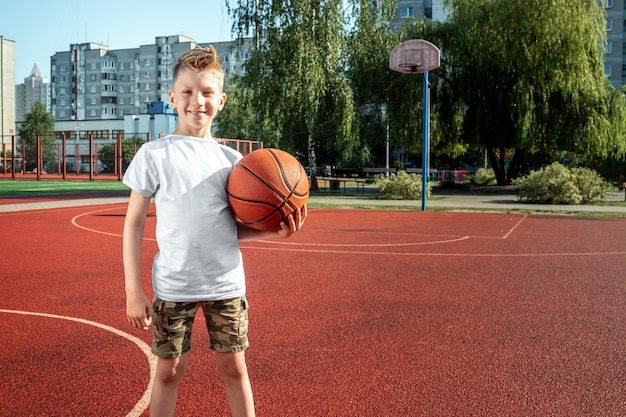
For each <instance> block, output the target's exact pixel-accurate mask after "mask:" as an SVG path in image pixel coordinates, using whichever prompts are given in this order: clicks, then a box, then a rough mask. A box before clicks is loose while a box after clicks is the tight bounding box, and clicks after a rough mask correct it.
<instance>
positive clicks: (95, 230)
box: [71, 207, 156, 241]
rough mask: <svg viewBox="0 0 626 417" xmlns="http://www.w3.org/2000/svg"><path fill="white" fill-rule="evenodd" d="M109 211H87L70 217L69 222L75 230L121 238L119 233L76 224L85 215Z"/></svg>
mask: <svg viewBox="0 0 626 417" xmlns="http://www.w3.org/2000/svg"><path fill="white" fill-rule="evenodd" d="M110 209H111V208H110V207H109V208H105V209H101V210H93V211H87V212H85V213H81V214H78V215H76V216H74V217H72V220H71V222H72V225H74V227H77V228H79V229H82V230H86V231H88V232H93V233H100V234H101V235H107V236H114V237H122V235H121V234H120V233H111V232H103V231H102V230H98V229H92V228H90V227H86V226H82V225H80V224H78V222H77V220H78V219H80V218H81V217H83V216H87V215H90V214H94V213H99V212H101V211H107V210H110ZM143 240H152V241H156V239H155V238H151V237H144V238H143Z"/></svg>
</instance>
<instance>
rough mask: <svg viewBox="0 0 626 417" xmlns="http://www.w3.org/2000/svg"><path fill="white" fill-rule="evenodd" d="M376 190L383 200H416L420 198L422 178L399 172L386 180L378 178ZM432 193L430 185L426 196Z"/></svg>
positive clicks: (417, 175)
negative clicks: (395, 198) (399, 198)
mask: <svg viewBox="0 0 626 417" xmlns="http://www.w3.org/2000/svg"><path fill="white" fill-rule="evenodd" d="M378 189H379V190H380V193H381V194H382V196H383V197H384V198H393V197H401V198H402V199H404V200H418V199H420V198H422V176H421V175H419V174H409V173H407V172H406V171H399V172H397V173H394V174H391V175H390V176H389V177H388V178H385V177H380V178H379V180H378ZM431 191H432V187H431V185H430V183H428V186H427V188H426V196H429V195H430V193H431Z"/></svg>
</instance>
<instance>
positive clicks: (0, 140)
mask: <svg viewBox="0 0 626 417" xmlns="http://www.w3.org/2000/svg"><path fill="white" fill-rule="evenodd" d="M15 134H16V132H15V41H12V40H9V39H7V38H5V37H4V36H0V151H1V150H2V145H10V144H11V136H12V135H15Z"/></svg>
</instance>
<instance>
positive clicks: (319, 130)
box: [226, 0, 354, 188]
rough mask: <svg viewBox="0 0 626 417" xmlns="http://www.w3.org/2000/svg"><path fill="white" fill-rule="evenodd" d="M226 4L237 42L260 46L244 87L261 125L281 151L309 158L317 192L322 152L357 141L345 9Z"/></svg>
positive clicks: (337, 1) (333, 1)
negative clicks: (346, 71) (274, 134)
mask: <svg viewBox="0 0 626 417" xmlns="http://www.w3.org/2000/svg"><path fill="white" fill-rule="evenodd" d="M226 3H227V5H228V6H229V11H230V14H231V16H232V18H233V22H234V25H233V30H234V32H235V36H236V37H237V38H244V37H247V36H250V35H253V36H254V37H255V38H256V42H255V48H254V50H253V51H252V53H251V55H250V58H249V60H248V61H247V64H246V73H245V75H244V76H243V77H242V79H241V84H242V85H243V86H245V87H247V88H249V89H251V90H253V91H254V94H255V100H254V101H255V107H256V109H255V110H256V112H257V114H258V119H257V124H258V125H259V126H260V125H262V124H263V125H266V126H267V125H269V126H272V127H273V128H274V129H275V130H276V131H278V132H279V133H280V139H279V140H280V143H279V145H280V146H281V147H282V148H284V149H286V150H288V151H291V152H293V153H295V154H300V155H306V157H307V160H308V166H309V169H310V173H311V177H312V179H313V181H312V186H313V188H315V187H316V186H317V183H316V181H315V171H316V166H317V159H316V152H320V151H322V150H327V149H333V148H334V147H335V145H336V144H337V143H338V142H340V141H341V142H345V141H349V140H351V138H352V136H353V133H352V131H353V116H354V113H353V109H352V108H353V104H352V102H353V100H352V91H351V89H350V88H349V86H348V84H347V82H346V81H345V79H344V77H343V64H342V63H343V48H342V46H343V44H344V43H343V40H344V36H345V25H344V23H345V22H344V15H343V1H342V0H292V1H289V2H286V1H281V0H238V1H236V2H235V1H234V0H233V1H228V0H227V1H226ZM230 3H236V4H233V5H231V4H230Z"/></svg>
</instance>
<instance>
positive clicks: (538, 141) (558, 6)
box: [413, 0, 626, 185]
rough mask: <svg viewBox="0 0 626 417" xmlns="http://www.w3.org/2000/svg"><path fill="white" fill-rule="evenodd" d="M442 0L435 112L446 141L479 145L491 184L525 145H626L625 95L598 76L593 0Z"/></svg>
mask: <svg viewBox="0 0 626 417" xmlns="http://www.w3.org/2000/svg"><path fill="white" fill-rule="evenodd" d="M448 5H450V6H452V9H453V13H452V14H451V16H450V18H449V20H448V21H447V22H446V23H444V24H442V25H440V26H439V27H438V28H437V32H436V33H432V34H431V35H432V36H433V37H436V38H437V39H436V40H435V41H434V42H433V43H436V44H437V45H438V46H439V47H440V49H441V50H442V69H441V71H434V72H433V75H434V78H435V79H436V81H434V82H435V83H436V84H437V85H436V87H437V88H436V89H435V90H434V92H433V95H434V97H433V102H435V103H436V104H435V105H436V106H437V109H436V114H435V115H434V116H435V119H436V123H437V126H438V128H439V129H445V130H446V131H447V133H448V134H449V135H450V136H451V140H457V139H458V140H461V141H463V142H465V143H468V144H473V145H480V146H483V147H484V148H485V149H486V151H487V155H488V158H489V160H490V162H491V165H492V166H493V167H494V170H495V172H496V177H497V179H498V184H500V185H504V184H508V183H510V181H511V180H512V179H513V178H515V177H516V176H517V175H518V174H519V172H520V169H521V168H522V166H523V163H524V160H525V158H526V156H527V155H528V154H532V153H539V152H545V153H556V152H559V151H574V152H577V153H584V154H595V155H604V156H608V155H611V154H613V155H624V153H626V144H625V143H624V140H623V137H622V134H623V120H624V99H623V97H622V96H621V95H620V94H619V93H618V92H617V91H616V90H615V88H614V87H613V86H612V85H611V84H610V83H609V81H608V78H607V77H606V75H605V74H604V70H603V64H604V49H603V47H604V43H605V41H606V33H605V26H606V19H605V15H604V11H603V9H602V8H601V7H600V6H599V5H598V1H597V0H551V1H549V2H545V1H541V0H517V1H508V0H449V1H448ZM418 29H419V28H418ZM413 35H414V36H415V35H417V36H419V30H417V34H416V33H414V34H413Z"/></svg>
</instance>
